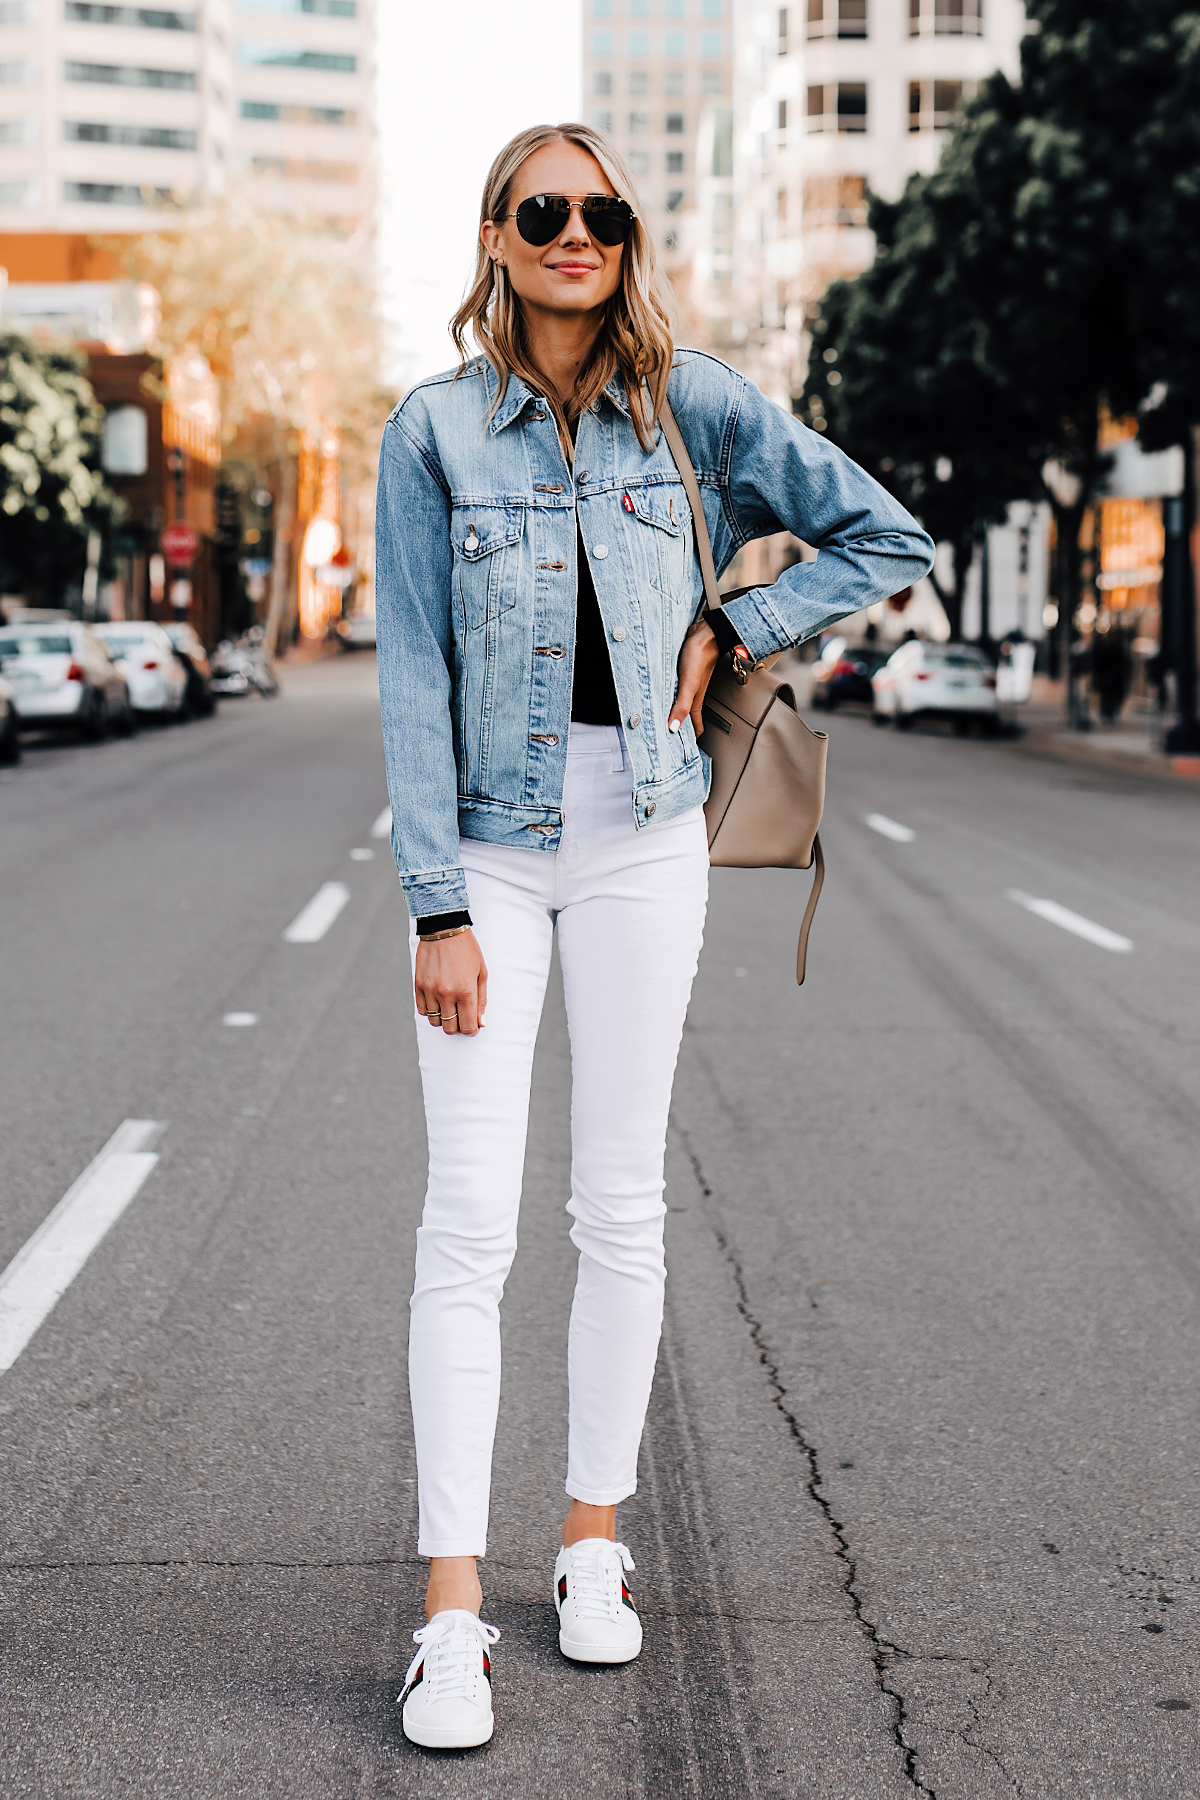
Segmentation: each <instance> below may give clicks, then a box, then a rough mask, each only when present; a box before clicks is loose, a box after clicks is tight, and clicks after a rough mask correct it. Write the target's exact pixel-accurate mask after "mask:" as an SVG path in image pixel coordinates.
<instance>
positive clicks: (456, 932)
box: [417, 925, 471, 944]
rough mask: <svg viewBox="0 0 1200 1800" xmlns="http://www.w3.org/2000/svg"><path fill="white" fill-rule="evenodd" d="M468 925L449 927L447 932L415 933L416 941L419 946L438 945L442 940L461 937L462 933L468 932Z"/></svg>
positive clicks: (469, 928)
mask: <svg viewBox="0 0 1200 1800" xmlns="http://www.w3.org/2000/svg"><path fill="white" fill-rule="evenodd" d="M470 930H471V927H470V926H469V925H451V927H450V929H449V931H427V932H424V933H422V932H419V931H418V933H417V941H418V943H421V944H440V943H441V941H442V939H443V938H452V937H461V936H462V934H463V932H464V931H470Z"/></svg>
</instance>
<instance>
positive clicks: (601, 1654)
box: [558, 1631, 642, 1663]
mask: <svg viewBox="0 0 1200 1800" xmlns="http://www.w3.org/2000/svg"><path fill="white" fill-rule="evenodd" d="M558 1647H559V1649H560V1650H561V1651H562V1653H563V1655H564V1656H567V1657H569V1658H570V1660H571V1661H572V1662H583V1663H627V1662H632V1661H633V1660H634V1658H635V1657H638V1656H640V1655H641V1653H642V1645H641V1640H640V1639H639V1640H638V1642H637V1643H636V1644H635V1645H634V1646H633V1648H632V1649H630V1650H609V1649H606V1648H605V1646H604V1645H603V1644H573V1643H572V1642H571V1640H570V1638H568V1637H567V1636H566V1635H565V1633H563V1632H561V1631H560V1632H559V1634H558Z"/></svg>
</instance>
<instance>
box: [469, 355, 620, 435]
mask: <svg viewBox="0 0 1200 1800" xmlns="http://www.w3.org/2000/svg"><path fill="white" fill-rule="evenodd" d="M480 363H481V367H482V371H483V380H484V386H485V387H486V389H487V396H488V405H489V406H490V405H491V403H492V401H493V400H494V399H495V397H496V392H497V389H498V388H499V386H500V377H499V376H498V375H497V373H496V371H495V369H493V367H492V365H491V363H490V362H488V360H487V358H486V357H481V358H480ZM541 398H542V396H541V395H540V394H535V393H534V391H533V389H532V388H531V387H528V386H527V385H526V383H525V382H523V381H522V380H521V377H520V376H519V375H510V376H509V378H508V387H507V388H506V389H505V393H504V398H503V400H502V401H501V402H500V404H499V406H498V407H497V408H496V410H495V412H494V413H493V414H492V422H491V426H490V428H489V429H490V431H491V432H492V434H493V435H495V433H496V432H498V431H503V430H504V428H505V426H506V425H511V424H512V422H513V420H514V419H517V418H519V417H520V415H521V413H522V412H523V411H524V410H525V408H526V407H527V406H528V405H529V403H530V401H531V400H539V401H540V400H541ZM604 399H606V400H608V401H610V402H611V403H612V405H613V406H615V407H616V409H617V411H618V412H619V413H621V414H622V415H623V417H624V418H626V419H627V418H628V417H629V398H628V395H627V394H626V392H625V383H624V382H623V381H622V379H621V377H620V375H614V376H613V378H612V380H611V381H610V382H609V384H608V386H607V387H606V388H605V390H604Z"/></svg>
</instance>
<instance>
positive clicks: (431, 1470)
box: [409, 725, 708, 1556]
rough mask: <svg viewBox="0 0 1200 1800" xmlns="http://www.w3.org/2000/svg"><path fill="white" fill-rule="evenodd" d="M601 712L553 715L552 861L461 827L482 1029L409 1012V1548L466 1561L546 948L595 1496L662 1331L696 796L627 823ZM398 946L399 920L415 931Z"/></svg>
mask: <svg viewBox="0 0 1200 1800" xmlns="http://www.w3.org/2000/svg"><path fill="white" fill-rule="evenodd" d="M631 788H632V776H631V772H630V768H629V764H628V761H627V759H626V757H625V754H624V748H623V743H622V739H621V734H620V732H619V731H618V730H617V728H616V727H615V726H603V725H572V727H571V739H570V744H569V748H568V755H567V775H566V787H565V790H564V794H563V835H562V839H561V845H560V848H559V849H558V851H557V852H556V853H555V854H553V855H548V854H546V853H545V852H540V851H533V850H514V849H511V848H509V847H507V846H505V845H497V844H483V843H478V842H475V841H473V840H471V839H466V838H464V839H463V840H462V841H461V852H462V863H463V868H464V870H465V871H466V877H467V889H468V892H469V894H470V901H471V916H472V918H473V920H474V922H475V934H476V937H477V938H478V940H479V944H480V948H481V949H482V951H483V955H484V960H485V961H486V963H487V967H488V1003H487V1012H486V1023H485V1025H484V1027H483V1030H482V1031H481V1032H480V1033H479V1035H478V1036H477V1037H473V1038H471V1037H457V1036H447V1035H446V1034H445V1033H444V1032H442V1031H434V1030H432V1029H431V1027H430V1026H428V1025H427V1024H425V1023H424V1021H423V1020H421V1019H417V1034H418V1042H419V1045H420V1056H421V1080H422V1084H423V1087H424V1093H425V1117H426V1121H427V1124H428V1131H429V1186H428V1189H427V1192H426V1196H425V1210H424V1213H423V1215H422V1219H421V1225H420V1228H419V1230H418V1232H417V1269H416V1286H415V1288H414V1291H413V1297H412V1321H411V1328H410V1336H409V1389H410V1392H411V1395H412V1410H413V1426H414V1430H415V1435H416V1446H417V1477H418V1491H419V1497H420V1515H421V1523H420V1536H419V1540H418V1551H419V1554H421V1555H423V1556H482V1555H483V1554H484V1551H485V1550H486V1547H487V1521H488V1498H489V1490H490V1486H491V1461H492V1443H493V1440H494V1437H495V1432H496V1411H497V1407H498V1405H499V1400H500V1296H501V1294H502V1292H503V1289H504V1282H505V1279H506V1277H507V1275H508V1271H509V1268H510V1266H511V1264H512V1259H513V1254H514V1252H515V1250H516V1244H517V1211H518V1207H519V1205H520V1198H521V1176H522V1170H523V1167H524V1161H525V1135H526V1128H527V1123H528V1114H529V1082H530V1074H531V1070H532V1066H533V1047H534V1040H535V1038H536V1036H537V1030H538V1022H539V1020H540V1018H541V1012H542V1002H543V999H544V996H545V992H546V979H547V975H548V973H549V969H550V952H551V943H552V939H553V934H554V930H555V926H557V928H558V947H559V959H560V962H561V964H562V973H563V987H564V989H565V993H566V1003H567V1021H568V1025H569V1028H570V1034H571V1072H572V1090H571V1197H570V1200H569V1201H568V1203H567V1211H568V1212H569V1213H570V1214H571V1216H572V1218H573V1220H574V1223H573V1225H572V1227H571V1240H572V1242H573V1243H574V1244H575V1246H576V1248H577V1249H578V1251H579V1272H578V1277H577V1280H576V1285H575V1296H574V1300H573V1302H572V1306H571V1325H570V1332H569V1336H568V1348H567V1372H568V1381H569V1387H570V1407H569V1419H568V1441H567V1482H566V1486H567V1493H568V1494H570V1495H571V1496H572V1497H573V1498H574V1499H577V1500H584V1501H588V1502H590V1503H591V1504H593V1505H596V1506H607V1505H612V1504H614V1503H615V1502H616V1501H618V1500H623V1499H625V1498H626V1496H627V1495H629V1494H632V1493H633V1491H634V1489H635V1488H636V1486H637V1455H638V1444H639V1442H640V1440H641V1435H642V1426H643V1424H644V1422H645V1417H646V1407H647V1404H648V1402H649V1398H650V1383H651V1380H652V1378H653V1375H654V1362H655V1357H656V1356H657V1353H658V1339H659V1333H660V1330H661V1326H662V1306H663V1283H664V1280H665V1268H664V1263H663V1218H664V1214H665V1212H666V1208H665V1206H664V1204H663V1198H662V1193H663V1158H664V1153H665V1148H666V1133H667V1111H668V1107H669V1105H670V1100H671V1084H672V1081H673V1079H674V1074H675V1062H676V1058H677V1056H678V1053H679V1040H680V1037H681V1036H682V1033H683V1020H684V1014H685V1012H686V1011H687V1004H688V998H689V995H690V993H691V987H692V978H693V976H694V975H695V972H696V961H697V958H698V956H699V953H700V940H701V936H702V933H703V929H704V910H705V905H706V903H707V897H708V844H707V838H706V835H705V827H704V815H703V812H702V811H701V809H700V808H699V807H696V808H695V809H694V810H693V811H691V812H689V813H686V814H684V815H683V816H682V817H681V818H678V819H673V820H670V821H668V822H667V823H665V824H663V825H658V826H648V827H646V828H645V829H643V830H641V831H638V830H636V829H635V827H634V822H633V813H632V805H631V798H630V795H631ZM412 946H413V954H414V955H415V953H416V929H415V927H414V928H413V931H412Z"/></svg>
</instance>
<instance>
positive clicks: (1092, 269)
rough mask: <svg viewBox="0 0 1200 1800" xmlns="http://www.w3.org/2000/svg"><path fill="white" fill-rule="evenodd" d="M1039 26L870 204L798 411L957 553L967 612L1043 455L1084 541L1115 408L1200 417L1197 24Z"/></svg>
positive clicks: (1059, 0) (1061, 20) (1072, 18)
mask: <svg viewBox="0 0 1200 1800" xmlns="http://www.w3.org/2000/svg"><path fill="white" fill-rule="evenodd" d="M1029 13H1030V19H1031V24H1032V25H1033V27H1034V29H1033V31H1032V32H1031V35H1029V36H1028V37H1027V38H1026V39H1025V41H1024V43H1023V45H1022V55H1021V80H1020V83H1019V84H1016V85H1014V84H1013V83H1011V82H1010V81H1009V80H1008V79H1007V78H1006V77H1005V76H1004V75H1003V74H997V75H994V76H992V77H991V78H990V79H989V80H988V81H986V82H985V83H983V85H982V87H981V89H980V92H979V93H978V95H977V96H976V97H975V98H974V100H972V101H971V102H970V103H969V104H968V105H967V106H966V108H965V109H964V112H963V115H962V117H961V120H960V122H959V123H958V125H957V126H956V128H955V129H954V131H953V132H952V133H951V134H950V137H949V140H948V142H947V145H946V148H945V151H944V153H943V156H942V159H941V162H940V164H939V166H938V169H937V171H936V172H935V173H934V174H933V175H931V176H928V177H916V178H914V179H913V180H911V181H910V182H909V184H908V186H907V188H906V190H905V192H904V195H903V197H902V198H901V199H900V200H899V201H898V202H897V203H895V204H894V205H891V206H888V205H884V204H883V203H881V202H879V201H876V202H875V204H874V207H873V210H872V218H871V222H872V225H873V226H874V228H875V230H876V231H877V233H878V240H879V241H878V253H877V256H876V260H875V263H874V264H873V265H872V267H871V268H870V269H868V270H867V271H866V272H865V273H864V274H863V275H862V276H860V277H858V279H857V280H855V281H851V282H841V283H837V284H835V285H834V287H833V288H831V289H830V291H829V293H828V294H827V295H826V297H825V299H824V300H823V301H822V302H821V303H820V306H819V308H818V309H817V316H816V317H815V318H814V319H813V321H812V324H813V341H812V352H811V356H810V363H809V371H808V378H807V382H806V387H805V394H804V396H803V399H802V401H801V410H802V412H803V413H804V415H805V416H806V417H807V418H808V419H809V422H810V423H812V424H814V425H816V426H818V428H820V427H821V425H822V424H823V425H824V426H825V428H826V429H828V431H829V432H830V435H831V436H832V437H833V438H834V439H835V440H836V441H837V442H838V443H840V444H842V445H843V446H844V447H845V448H846V449H848V450H849V451H850V453H851V454H852V455H860V454H861V455H862V457H863V460H865V461H866V462H867V464H868V466H869V467H871V468H872V469H873V471H874V472H875V473H877V474H878V475H879V476H880V478H881V479H883V480H885V481H887V483H888V485H889V486H891V487H892V488H893V489H895V490H896V491H897V492H899V493H900V494H901V495H902V496H903V497H904V498H905V499H906V500H908V501H909V502H910V503H911V504H912V505H913V506H914V507H915V509H916V510H917V511H918V512H919V513H921V514H922V516H923V517H924V518H925V520H926V523H927V525H928V528H929V529H930V530H931V531H932V532H933V533H934V534H935V535H937V536H938V537H945V538H948V539H950V541H951V542H953V543H954V544H955V545H956V548H957V550H958V552H959V554H958V556H957V559H956V560H957V562H958V564H959V569H958V581H957V584H956V585H957V587H958V591H959V597H960V598H961V586H962V577H963V573H964V566H965V561H966V555H965V552H966V550H967V548H968V546H969V543H970V541H971V536H972V532H973V529H974V528H975V525H976V523H977V522H981V521H982V520H983V519H985V518H989V517H992V518H994V517H997V516H998V515H999V514H1000V513H1001V512H1002V510H1003V507H1004V505H1005V504H1006V503H1007V501H1009V500H1012V499H1016V498H1018V497H1022V496H1025V495H1029V494H1032V493H1036V492H1038V491H1039V473H1038V472H1039V470H1040V469H1041V467H1042V465H1043V463H1044V461H1045V460H1046V459H1047V458H1055V459H1057V460H1059V461H1061V462H1063V463H1064V464H1065V465H1066V466H1067V467H1068V468H1069V469H1070V470H1071V471H1072V472H1073V473H1074V474H1075V475H1077V476H1078V478H1079V480H1080V484H1081V486H1080V496H1079V499H1078V501H1077V503H1076V504H1074V505H1073V506H1072V507H1071V508H1070V509H1064V508H1063V507H1062V506H1061V505H1059V504H1056V511H1057V513H1058V515H1059V523H1060V535H1061V536H1063V538H1064V541H1068V542H1071V543H1073V542H1074V539H1075V536H1076V535H1077V525H1078V514H1079V513H1080V511H1081V509H1082V506H1083V505H1084V504H1085V503H1086V500H1087V498H1088V497H1089V494H1090V493H1091V491H1092V490H1093V489H1094V486H1095V483H1096V481H1097V478H1098V477H1099V475H1100V473H1101V472H1102V470H1103V467H1104V461H1105V459H1104V457H1103V456H1102V454H1101V453H1100V451H1099V449H1098V446H1097V425H1098V419H1099V416H1100V410H1101V407H1102V405H1105V404H1106V405H1107V406H1108V407H1109V408H1110V409H1111V410H1112V411H1113V412H1114V413H1122V412H1126V411H1130V410H1132V409H1133V408H1134V407H1135V406H1137V405H1138V403H1139V402H1140V401H1142V400H1143V399H1144V397H1145V396H1146V395H1147V393H1148V392H1149V390H1150V389H1151V388H1152V386H1153V384H1154V383H1155V382H1156V381H1157V382H1162V383H1169V384H1171V391H1172V393H1173V394H1177V395H1178V396H1179V402H1178V403H1179V405H1181V406H1182V407H1183V409H1184V410H1185V411H1189V410H1190V412H1191V416H1193V417H1195V416H1197V408H1198V407H1200V317H1198V309H1197V305H1196V294H1197V292H1200V13H1197V12H1195V11H1191V10H1187V9H1186V8H1185V7H1183V6H1181V5H1180V4H1179V3H1178V0H1139V4H1138V5H1136V6H1130V5H1129V4H1128V0H1030V4H1029ZM831 352H832V354H831ZM839 376H840V380H838V379H837V377H839ZM939 469H940V471H941V473H942V474H943V475H944V476H947V479H945V480H943V481H939V480H938V472H939ZM1051 497H1052V496H1051ZM1052 498H1053V497H1052ZM1072 579H1073V578H1072V577H1071V575H1070V572H1068V575H1067V580H1068V585H1070V584H1071V580H1072ZM952 622H956V621H952Z"/></svg>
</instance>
